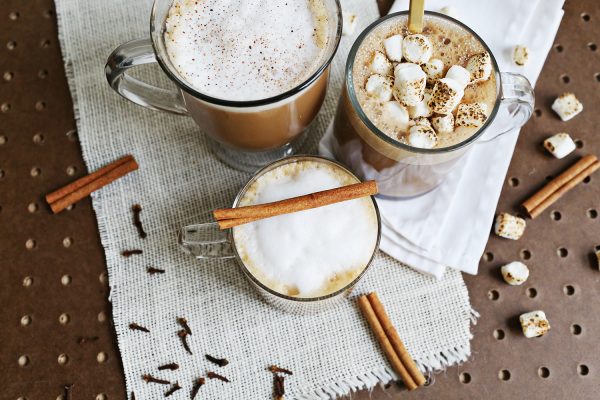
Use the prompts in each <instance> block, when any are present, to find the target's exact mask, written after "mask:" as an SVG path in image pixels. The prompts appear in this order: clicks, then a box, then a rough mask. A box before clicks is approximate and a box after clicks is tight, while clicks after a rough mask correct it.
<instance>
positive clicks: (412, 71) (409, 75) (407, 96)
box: [394, 64, 427, 106]
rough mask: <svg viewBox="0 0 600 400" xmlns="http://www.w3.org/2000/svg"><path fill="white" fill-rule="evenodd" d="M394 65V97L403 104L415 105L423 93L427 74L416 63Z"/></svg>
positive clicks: (421, 98)
mask: <svg viewBox="0 0 600 400" xmlns="http://www.w3.org/2000/svg"><path fill="white" fill-rule="evenodd" d="M400 65H403V64H398V65H397V66H396V71H395V76H396V79H395V81H394V97H395V98H396V100H398V101H399V102H401V103H402V104H404V105H405V106H416V105H417V103H419V102H420V101H421V100H423V95H424V94H425V85H426V83H427V75H426V74H425V72H423V70H422V69H421V67H419V66H418V65H416V64H412V65H405V66H403V67H400V68H398V67H399V66H400Z"/></svg>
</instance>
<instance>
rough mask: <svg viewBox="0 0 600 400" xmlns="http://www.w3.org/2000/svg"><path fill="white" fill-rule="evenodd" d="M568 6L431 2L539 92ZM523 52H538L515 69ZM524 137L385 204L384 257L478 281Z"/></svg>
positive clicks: (479, 148)
mask: <svg viewBox="0 0 600 400" xmlns="http://www.w3.org/2000/svg"><path fill="white" fill-rule="evenodd" d="M563 3H564V0H544V1H540V0H531V1H526V2H523V1H520V0H488V1H485V2H483V1H482V2H474V1H468V0H452V1H449V0H428V1H427V2H426V4H425V5H426V9H428V10H431V11H440V9H441V8H442V7H445V6H450V7H451V8H452V11H453V14H454V15H453V16H454V17H455V18H456V19H458V20H460V21H461V22H463V23H465V24H466V25H467V26H469V27H470V28H471V29H473V30H474V31H475V32H476V33H477V34H478V35H479V36H481V38H482V39H483V40H484V41H485V42H486V43H487V45H488V46H489V47H490V49H491V50H492V52H493V54H494V56H495V58H496V61H497V62H498V66H499V68H500V71H502V72H517V73H520V74H523V75H525V76H526V77H527V78H528V79H529V80H530V81H531V83H532V84H535V81H536V80H537V77H538V76H539V74H540V71H541V69H542V66H543V64H544V61H545V59H546V56H547V54H548V52H549V51H550V48H551V47H552V44H553V42H554V37H555V35H556V32H557V30H558V26H559V24H560V20H561V19H562V15H563V10H562V5H563ZM406 9H408V0H396V2H395V3H394V5H393V6H392V9H391V10H390V12H397V11H402V10H406ZM534 17H535V18H534ZM517 44H521V45H525V46H527V47H528V48H529V50H530V57H529V62H528V63H527V64H526V65H525V66H524V67H518V66H517V65H515V64H514V62H513V61H512V50H513V49H514V46H515V45H517ZM502 122H503V121H501V118H500V116H498V118H496V120H495V121H494V123H493V124H492V125H491V126H490V127H489V128H488V132H487V133H486V137H492V136H493V135H494V131H496V132H500V129H499V128H498V126H500V125H502ZM330 128H331V127H330ZM330 131H331V129H329V131H328V132H327V134H326V135H325V136H324V138H323V140H322V142H321V146H320V151H321V153H323V154H326V155H331V151H330V149H331V141H332V140H334V139H333V137H332V135H331V132H330ZM518 133H519V131H518V130H514V131H513V132H510V133H508V134H505V135H503V136H502V137H500V138H498V139H496V140H494V141H492V142H487V143H478V144H476V145H474V146H473V148H472V149H471V151H470V152H468V153H467V154H466V155H465V156H464V157H463V158H462V159H461V160H460V163H459V165H457V167H456V168H455V169H454V170H453V171H452V172H451V173H450V174H449V175H448V176H447V178H446V180H445V181H444V182H443V183H442V184H441V185H440V186H439V187H438V188H437V189H436V190H434V191H432V192H430V193H427V194H425V195H422V196H419V197H416V198H413V199H408V200H390V199H378V204H379V207H380V211H381V216H382V223H383V232H382V238H381V249H382V250H383V251H384V252H386V253H388V254H389V255H391V256H392V257H394V258H396V259H397V260H399V261H402V262H404V263H406V264H407V265H409V266H411V267H413V268H415V269H416V270H418V271H421V272H424V273H428V274H431V275H434V276H436V277H437V278H438V279H439V278H441V277H442V275H443V274H444V271H445V269H446V267H451V268H455V269H458V270H461V271H464V272H467V273H470V274H476V273H477V267H478V264H479V259H480V258H481V255H482V254H483V251H484V249H485V245H486V243H487V239H488V236H489V232H490V228H491V225H492V222H493V218H494V212H495V209H496V204H497V202H498V198H499V196H500V191H501V189H502V183H503V181H504V178H505V176H506V172H507V170H508V165H509V163H510V159H511V157H512V154H513V151H514V147H515V144H516V141H517V137H518Z"/></svg>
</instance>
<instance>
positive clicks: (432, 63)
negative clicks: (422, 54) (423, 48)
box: [422, 58, 444, 85]
mask: <svg viewBox="0 0 600 400" xmlns="http://www.w3.org/2000/svg"><path fill="white" fill-rule="evenodd" d="M422 68H423V71H425V73H426V74H427V83H428V84H429V85H433V84H435V81H437V80H438V79H441V78H442V76H443V75H444V62H443V61H442V60H439V59H437V58H432V59H431V60H429V62H427V63H425V64H423V66H422Z"/></svg>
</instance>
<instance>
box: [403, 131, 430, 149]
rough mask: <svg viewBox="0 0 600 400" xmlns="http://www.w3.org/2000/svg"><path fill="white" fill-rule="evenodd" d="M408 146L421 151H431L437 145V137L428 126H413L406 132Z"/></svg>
mask: <svg viewBox="0 0 600 400" xmlns="http://www.w3.org/2000/svg"><path fill="white" fill-rule="evenodd" d="M408 144H409V145H411V146H413V147H420V148H422V149H432V148H434V147H435V145H436V144H437V135H436V134H435V131H434V130H433V128H431V127H429V126H424V125H415V126H413V127H412V128H410V131H408Z"/></svg>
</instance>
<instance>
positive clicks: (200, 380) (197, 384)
mask: <svg viewBox="0 0 600 400" xmlns="http://www.w3.org/2000/svg"><path fill="white" fill-rule="evenodd" d="M205 382H206V379H204V377H203V376H201V377H200V378H198V379H196V381H195V382H194V386H193V387H192V393H191V396H190V398H191V399H192V400H194V398H195V397H196V395H197V394H198V390H200V388H201V387H202V385H204V383H205Z"/></svg>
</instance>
